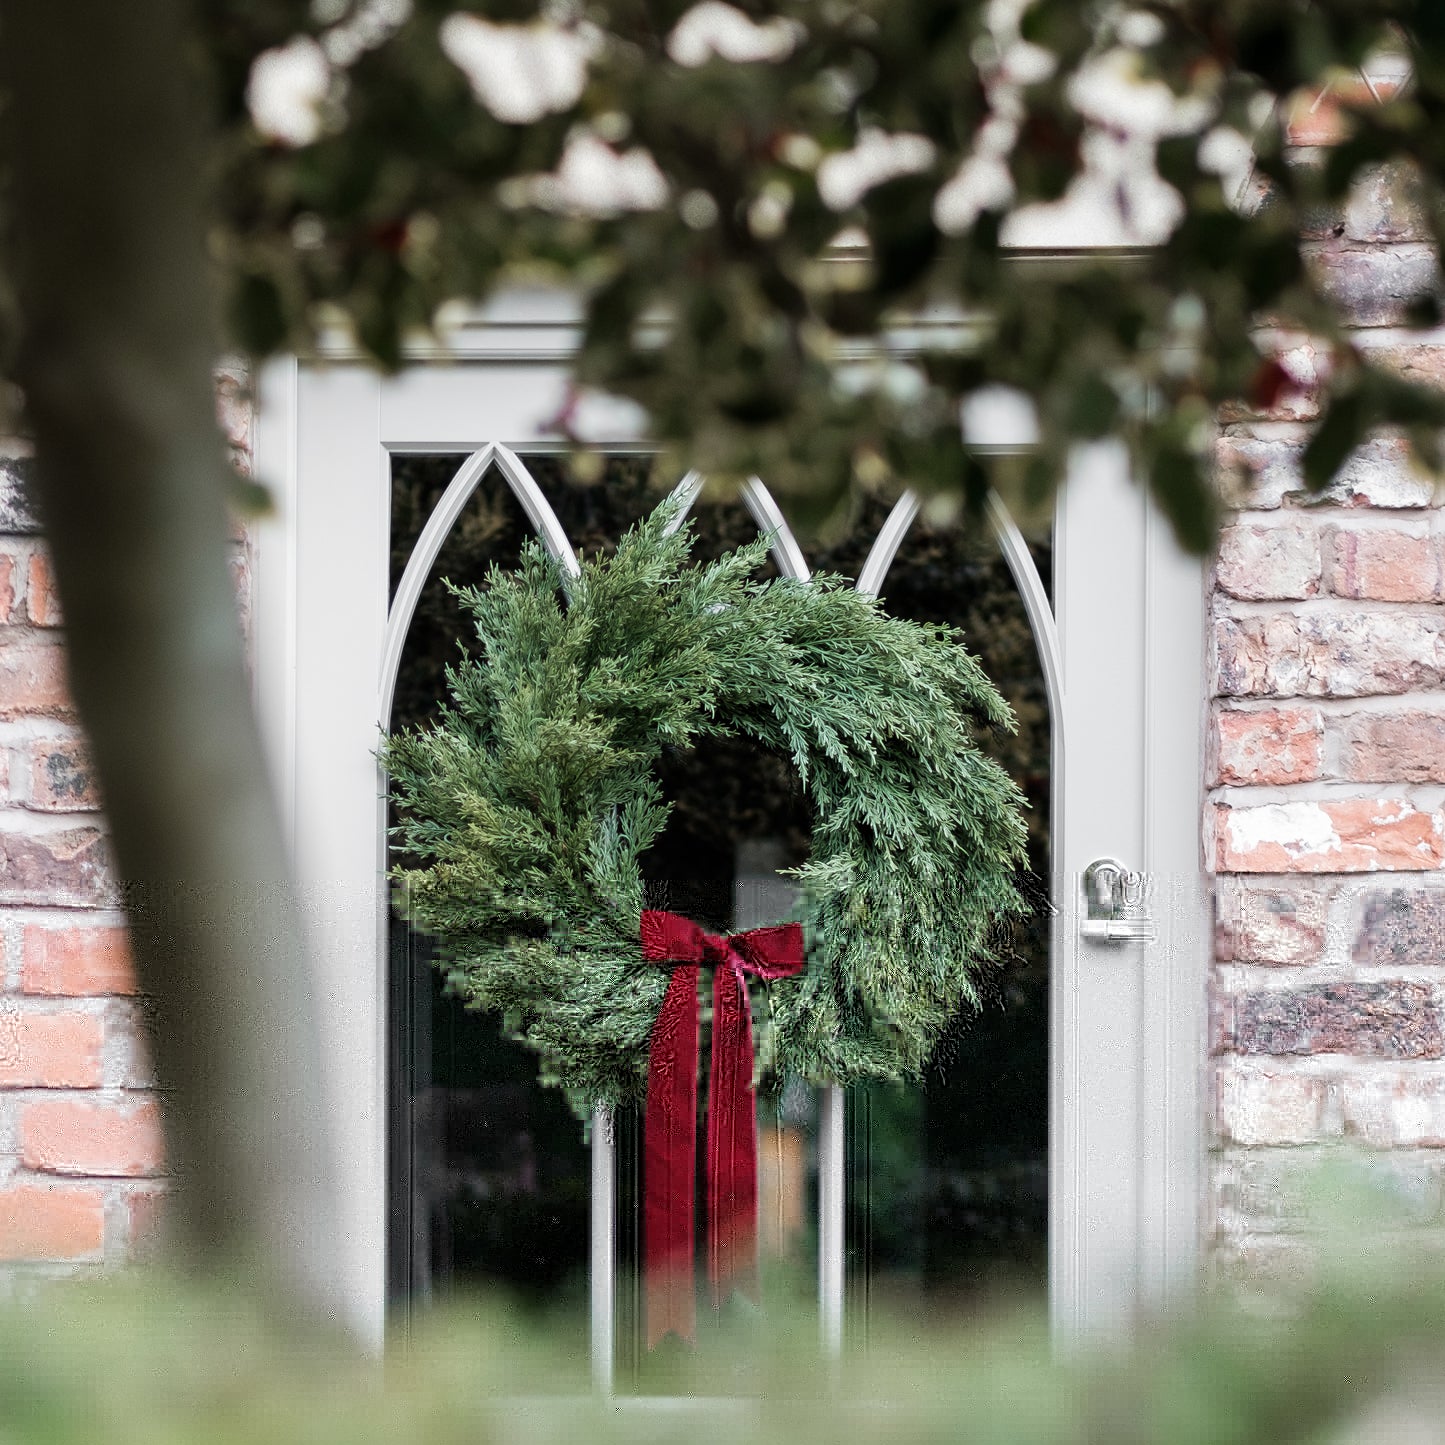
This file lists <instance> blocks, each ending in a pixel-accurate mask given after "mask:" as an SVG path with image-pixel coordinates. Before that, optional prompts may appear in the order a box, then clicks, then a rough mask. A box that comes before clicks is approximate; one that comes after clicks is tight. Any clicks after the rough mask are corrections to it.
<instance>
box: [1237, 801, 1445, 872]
mask: <svg viewBox="0 0 1445 1445" xmlns="http://www.w3.org/2000/svg"><path fill="white" fill-rule="evenodd" d="M1214 813H1215V822H1214V826H1215V849H1214V857H1215V866H1216V867H1217V868H1218V869H1219V870H1220V871H1221V872H1227V873H1370V872H1375V871H1391V870H1393V871H1400V870H1405V871H1410V870H1415V871H1422V870H1425V869H1434V868H1439V867H1440V866H1442V864H1445V816H1442V814H1441V813H1439V812H1429V813H1427V812H1422V811H1420V810H1419V809H1417V808H1415V807H1414V806H1412V805H1411V804H1410V803H1408V802H1406V801H1405V800H1404V799H1401V798H1350V799H1346V800H1342V801H1340V802H1324V803H1320V802H1296V803H1264V804H1260V805H1257V806H1252V807H1251V806H1232V805H1230V804H1220V805H1217V806H1216V807H1215V810H1214Z"/></svg>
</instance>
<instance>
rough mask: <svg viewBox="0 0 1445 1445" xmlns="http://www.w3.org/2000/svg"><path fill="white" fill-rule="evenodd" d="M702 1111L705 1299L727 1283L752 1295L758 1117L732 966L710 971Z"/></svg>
mask: <svg viewBox="0 0 1445 1445" xmlns="http://www.w3.org/2000/svg"><path fill="white" fill-rule="evenodd" d="M712 1030H713V1031H712V1069H711V1073H710V1076H709V1087H708V1115H707V1245H708V1247H707V1261H708V1277H709V1279H710V1280H711V1281H712V1296H713V1304H714V1305H715V1306H718V1307H720V1306H721V1305H722V1302H723V1301H724V1300H725V1299H726V1298H727V1296H728V1292H729V1290H731V1289H738V1290H741V1291H742V1292H743V1293H744V1294H746V1295H748V1296H749V1297H750V1298H752V1299H757V1298H758V1227H757V1218H758V1120H757V1108H756V1101H755V1096H754V1092H753V1019H752V1010H751V1009H750V1008H749V1007H748V993H747V987H746V985H745V984H744V983H743V980H742V977H741V975H740V974H739V973H738V971H737V970H736V969H734V968H729V967H725V966H720V967H719V968H718V969H717V970H716V971H715V974H714V977H713V1026H712Z"/></svg>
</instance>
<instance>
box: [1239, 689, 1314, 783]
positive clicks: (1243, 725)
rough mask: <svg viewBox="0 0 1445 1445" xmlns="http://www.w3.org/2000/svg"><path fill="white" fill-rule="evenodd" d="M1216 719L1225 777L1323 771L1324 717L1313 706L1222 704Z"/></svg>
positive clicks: (1269, 777) (1290, 777) (1294, 777)
mask: <svg viewBox="0 0 1445 1445" xmlns="http://www.w3.org/2000/svg"><path fill="white" fill-rule="evenodd" d="M1214 722H1215V729H1216V734H1215V738H1216V746H1217V753H1218V763H1217V770H1216V771H1217V778H1218V781H1219V782H1221V783H1237V784H1242V785H1250V784H1265V783H1303V782H1308V781H1309V780H1310V779H1312V778H1317V777H1319V775H1320V762H1321V759H1322V757H1323V754H1324V723H1323V721H1322V720H1321V718H1320V715H1319V713H1317V712H1316V711H1315V710H1314V709H1313V708H1302V707H1294V708H1288V707H1282V708H1265V709H1263V710H1262V711H1257V712H1244V711H1240V710H1237V709H1234V708H1221V709H1220V710H1219V711H1218V712H1217V713H1216V714H1215V718H1214Z"/></svg>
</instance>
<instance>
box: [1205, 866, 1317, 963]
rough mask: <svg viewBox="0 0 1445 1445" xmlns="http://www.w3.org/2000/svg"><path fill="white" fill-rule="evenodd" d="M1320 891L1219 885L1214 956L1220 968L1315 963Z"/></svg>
mask: <svg viewBox="0 0 1445 1445" xmlns="http://www.w3.org/2000/svg"><path fill="white" fill-rule="evenodd" d="M1327 904H1328V899H1327V897H1326V895H1325V894H1324V893H1323V892H1320V891H1319V890H1317V889H1313V888H1310V887H1308V886H1306V887H1303V888H1289V889H1286V888H1280V887H1269V888H1252V887H1249V886H1248V885H1247V884H1244V883H1242V882H1240V881H1238V880H1235V879H1232V878H1229V877H1222V878H1220V879H1219V880H1218V898H1217V900H1216V905H1215V907H1216V914H1215V956H1216V957H1217V958H1218V959H1219V961H1220V962H1221V963H1268V964H1298V963H1313V962H1314V961H1315V960H1316V959H1318V958H1319V957H1320V955H1321V954H1322V953H1323V952H1324V946H1325V911H1326V907H1327Z"/></svg>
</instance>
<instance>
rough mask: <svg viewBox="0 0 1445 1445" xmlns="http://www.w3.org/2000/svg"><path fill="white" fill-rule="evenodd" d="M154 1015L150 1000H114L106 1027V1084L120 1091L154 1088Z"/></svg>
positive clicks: (155, 1024) (155, 1081) (155, 1023)
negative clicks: (114, 1086) (107, 1069)
mask: <svg viewBox="0 0 1445 1445" xmlns="http://www.w3.org/2000/svg"><path fill="white" fill-rule="evenodd" d="M156 1026H157V1020H156V1012H155V1007H154V1005H153V1003H152V1002H151V1001H150V1000H138V1001H137V1002H135V1003H130V1002H128V1001H121V1000H116V1001H115V1003H114V1004H112V1006H111V1008H110V1017H109V1019H108V1020H107V1024H106V1045H107V1054H108V1058H107V1064H108V1066H109V1072H108V1073H107V1077H106V1082H107V1083H109V1084H114V1085H117V1086H118V1087H120V1088H122V1089H153V1088H155V1087H156V1084H157V1079H156V1071H155V1055H156V1050H155V1042H156Z"/></svg>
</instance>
